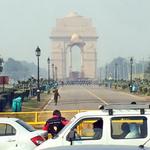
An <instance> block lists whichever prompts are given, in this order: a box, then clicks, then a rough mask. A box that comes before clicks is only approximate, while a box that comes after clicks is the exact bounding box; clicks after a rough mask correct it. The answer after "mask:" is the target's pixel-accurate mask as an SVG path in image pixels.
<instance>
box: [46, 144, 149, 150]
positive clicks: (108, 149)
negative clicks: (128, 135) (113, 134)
mask: <svg viewBox="0 0 150 150" xmlns="http://www.w3.org/2000/svg"><path fill="white" fill-rule="evenodd" d="M43 150H139V147H138V146H127V145H126V146H125V145H72V146H71V145H69V146H59V147H54V148H46V149H43ZM141 150H142V149H141ZM144 150H150V149H149V148H145V149H144Z"/></svg>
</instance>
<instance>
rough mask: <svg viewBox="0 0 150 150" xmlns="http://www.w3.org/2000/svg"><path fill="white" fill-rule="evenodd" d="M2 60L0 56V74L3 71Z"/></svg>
mask: <svg viewBox="0 0 150 150" xmlns="http://www.w3.org/2000/svg"><path fill="white" fill-rule="evenodd" d="M3 62H4V61H3V58H2V57H1V56H0V73H1V72H2V71H3Z"/></svg>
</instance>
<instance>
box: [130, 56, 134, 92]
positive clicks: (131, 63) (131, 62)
mask: <svg viewBox="0 0 150 150" xmlns="http://www.w3.org/2000/svg"><path fill="white" fill-rule="evenodd" d="M132 65H133V58H132V57H131V58H130V92H132Z"/></svg>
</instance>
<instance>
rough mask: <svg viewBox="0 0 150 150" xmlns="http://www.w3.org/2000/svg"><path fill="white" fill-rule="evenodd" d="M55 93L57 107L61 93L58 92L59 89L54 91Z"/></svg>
mask: <svg viewBox="0 0 150 150" xmlns="http://www.w3.org/2000/svg"><path fill="white" fill-rule="evenodd" d="M53 93H54V102H55V105H57V102H58V97H59V98H60V94H59V92H58V89H55V90H54V91H53Z"/></svg>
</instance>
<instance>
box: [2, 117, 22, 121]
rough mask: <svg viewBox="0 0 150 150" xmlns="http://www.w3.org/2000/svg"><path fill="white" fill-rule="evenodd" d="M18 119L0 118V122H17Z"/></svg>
mask: <svg viewBox="0 0 150 150" xmlns="http://www.w3.org/2000/svg"><path fill="white" fill-rule="evenodd" d="M17 120H19V119H18V118H8V117H0V121H17Z"/></svg>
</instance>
